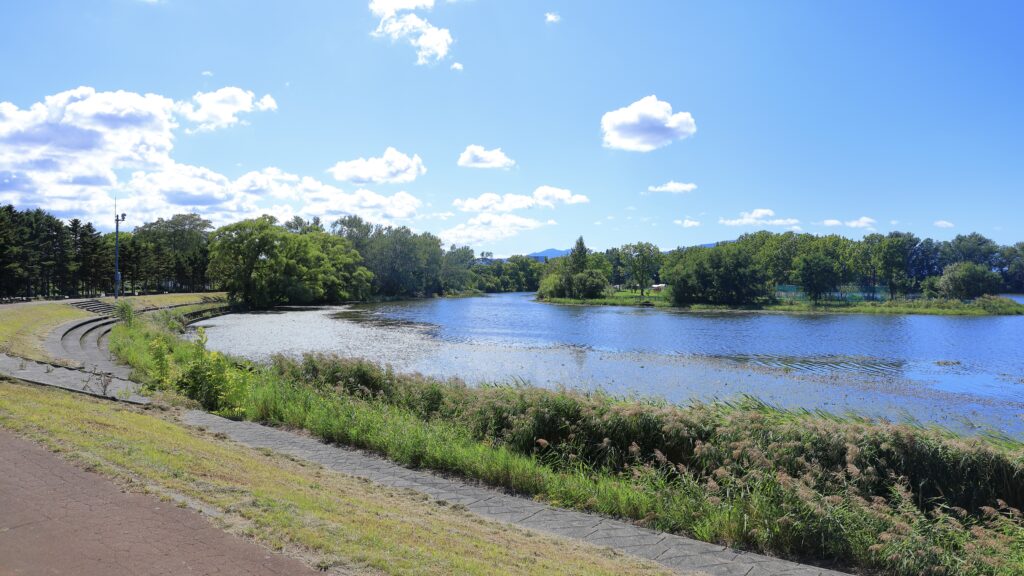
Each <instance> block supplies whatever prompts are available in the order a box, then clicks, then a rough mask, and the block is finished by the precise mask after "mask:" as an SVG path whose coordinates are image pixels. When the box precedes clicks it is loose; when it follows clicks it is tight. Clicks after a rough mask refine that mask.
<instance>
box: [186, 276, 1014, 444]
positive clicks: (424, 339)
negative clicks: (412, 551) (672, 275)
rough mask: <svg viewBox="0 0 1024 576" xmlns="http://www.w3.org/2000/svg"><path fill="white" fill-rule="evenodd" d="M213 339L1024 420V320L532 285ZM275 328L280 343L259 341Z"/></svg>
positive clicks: (280, 318) (799, 402) (270, 349)
mask: <svg viewBox="0 0 1024 576" xmlns="http://www.w3.org/2000/svg"><path fill="white" fill-rule="evenodd" d="M204 324H205V325H206V326H207V333H208V335H209V340H210V346H211V347H213V348H214V349H218V350H222V351H226V352H229V353H234V354H240V355H244V356H248V357H253V358H262V357H266V356H267V355H269V354H272V353H277V352H284V353H290V354H300V353H303V352H309V351H313V352H332V353H338V354H341V355H345V356H355V357H364V358H369V359H372V360H375V361H378V362H386V363H390V364H392V365H393V366H394V367H395V368H396V369H398V370H402V371H418V372H422V373H426V374H432V375H437V376H446V377H447V376H457V377H461V378H463V379H465V380H467V381H469V382H477V381H508V380H511V379H517V378H521V379H525V380H527V381H530V382H533V383H535V384H538V385H567V386H578V387H584V388H602V389H605V390H607V391H609V392H612V393H615V394H622V395H630V394H633V395H647V396H650V395H654V396H660V397H664V398H667V399H669V400H671V401H684V400H687V399H689V398H701V399H709V398H728V397H732V396H735V395H736V394H747V393H749V394H754V395H757V396H760V397H762V398H765V399H766V400H768V401H771V402H774V403H777V404H782V405H786V406H802V407H807V408H823V409H828V410H833V411H840V412H841V411H844V410H857V411H860V412H866V413H870V414H875V415H882V416H886V417H890V418H900V417H901V415H905V414H906V413H907V412H908V411H909V412H910V413H913V414H915V415H917V416H918V417H919V418H921V419H922V420H925V421H936V422H944V423H946V424H950V425H954V426H956V427H958V428H961V429H963V428H967V426H965V425H964V424H963V423H962V420H963V419H964V418H967V419H969V420H971V421H974V422H980V423H982V424H983V425H990V426H996V427H998V428H1001V429H1003V430H1007V431H1018V430H1020V429H1021V428H1022V426H1021V420H1020V418H1018V414H1020V413H1021V412H1022V411H1024V354H1021V350H1024V317H981V318H978V317H939V316H871V315H824V314H821V315H786V314H763V313H750V312H743V313H733V312H718V313H686V312H677V311H671V310H655V309H635V308H612V307H577V306H553V305H548V304H541V303H537V302H534V301H533V299H532V295H529V294H504V295H496V296H491V297H485V298H462V299H434V300H423V301H413V302H394V303H383V304H367V305H358V306H351V307H342V308H327V309H316V310H310V309H304V310H296V311H290V312H286V313H284V314H277V315H274V316H265V315H231V316H225V317H221V318H216V319H212V320H210V321H207V322H205V323H204ZM261 333H266V334H272V335H274V337H273V338H267V337H254V335H255V334H261Z"/></svg>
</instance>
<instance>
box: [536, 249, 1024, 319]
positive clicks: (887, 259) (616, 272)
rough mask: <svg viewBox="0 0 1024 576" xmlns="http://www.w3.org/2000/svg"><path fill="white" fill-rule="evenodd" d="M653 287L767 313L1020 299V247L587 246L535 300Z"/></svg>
mask: <svg viewBox="0 0 1024 576" xmlns="http://www.w3.org/2000/svg"><path fill="white" fill-rule="evenodd" d="M653 284H665V285H667V286H668V287H669V294H670V296H671V299H672V302H673V303H674V304H676V305H680V306H685V305H690V304H718V305H734V306H735V305H756V304H763V303H769V302H773V301H777V300H780V299H786V298H787V297H792V296H795V294H796V292H795V290H796V289H799V291H800V292H801V293H802V295H803V296H805V297H806V298H807V299H809V300H811V301H814V302H820V301H822V300H843V301H848V300H880V299H897V298H906V297H919V296H923V297H926V298H936V297H942V298H950V299H959V300H965V299H971V298H976V297H978V296H981V295H984V294H996V293H999V292H1002V291H1010V292H1022V291H1024V242H1020V243H1017V244H1015V245H1013V246H1000V245H998V244H997V243H996V242H994V241H993V240H991V239H989V238H986V237H984V236H982V235H981V234H977V233H972V234H967V235H959V236H957V237H955V238H954V239H952V240H949V241H941V242H939V241H935V240H932V239H930V238H929V239H924V240H921V239H919V238H918V237H917V236H915V235H913V234H911V233H909V232H891V233H889V234H888V235H882V234H869V235H867V236H865V237H864V238H863V239H862V240H859V241H858V240H851V239H849V238H845V237H843V236H838V235H830V236H814V235H811V234H797V233H794V232H786V233H783V234H776V233H772V232H767V231H761V232H755V233H753V234H745V235H743V236H741V237H740V238H739V239H737V240H736V241H734V242H723V243H719V244H716V245H714V246H699V247H692V248H677V249H675V250H672V251H670V252H667V253H662V252H661V251H660V250H659V249H658V248H657V247H656V246H654V245H653V244H650V243H647V242H639V243H636V244H626V245H625V246H622V247H621V248H611V249H608V250H606V251H604V252H595V251H592V250H589V249H588V248H587V246H586V244H585V243H584V241H583V238H582V237H581V238H579V239H578V240H577V241H576V245H575V246H574V247H573V249H572V250H571V251H570V253H569V254H568V255H567V256H565V257H563V258H558V259H556V260H554V261H552V262H549V263H548V265H547V266H546V269H545V275H544V277H543V278H542V279H541V283H540V293H539V295H540V296H541V297H542V298H556V299H557V298H570V299H598V298H604V297H606V296H609V295H610V294H611V293H614V292H615V291H616V290H617V289H621V288H628V289H634V290H637V291H639V292H640V296H641V298H642V297H643V296H644V292H645V291H646V290H647V289H648V288H649V287H650V286H652V285H653ZM788 289H791V290H789V292H788V294H789V295H790V296H787V290H788Z"/></svg>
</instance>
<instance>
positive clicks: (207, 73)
mask: <svg viewBox="0 0 1024 576" xmlns="http://www.w3.org/2000/svg"><path fill="white" fill-rule="evenodd" d="M199 74H200V75H201V76H206V77H207V78H213V71H212V70H203V71H202V72H200V73H199Z"/></svg>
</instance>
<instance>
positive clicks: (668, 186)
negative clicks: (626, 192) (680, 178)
mask: <svg viewBox="0 0 1024 576" xmlns="http://www.w3.org/2000/svg"><path fill="white" fill-rule="evenodd" d="M696 189H697V185H696V184H693V183H692V182H689V183H688V182H676V181H675V180H669V181H668V182H666V183H664V184H662V185H660V186H648V187H647V191H648V192H669V193H671V194H686V193H687V192H693V191H694V190H696Z"/></svg>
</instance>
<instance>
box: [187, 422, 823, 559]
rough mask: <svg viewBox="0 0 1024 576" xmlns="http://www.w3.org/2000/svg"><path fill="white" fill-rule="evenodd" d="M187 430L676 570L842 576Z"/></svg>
mask: <svg viewBox="0 0 1024 576" xmlns="http://www.w3.org/2000/svg"><path fill="white" fill-rule="evenodd" d="M184 421H185V423H187V424H191V425H194V426H202V427H203V428H205V429H206V430H208V431H211V432H215V433H218V432H219V433H223V434H226V435H227V436H228V437H229V438H231V439H232V440H235V441H236V442H239V443H241V444H244V445H246V446H251V447H254V448H267V449H270V450H274V451H277V452H281V453H284V454H288V455H290V456H293V457H296V458H301V459H304V460H308V461H311V462H315V463H317V464H320V465H321V466H324V467H325V468H327V469H330V470H335V471H337V472H343V473H345V474H349V475H352V476H357V477H360V478H366V479H368V480H371V481H373V482H376V483H378V484H383V485H385V486H394V487H399V488H409V489H412V490H416V491H418V492H422V493H424V494H427V495H429V496H430V497H432V498H434V499H436V500H444V501H446V502H449V503H452V504H462V505H463V506H465V507H466V508H468V509H469V510H470V511H471V512H474V513H477V514H480V515H481V516H484V517H487V518H490V519H492V520H499V521H502V522H509V523H512V524H516V525H519V526H523V527H525V528H531V529H534V530H539V531H542V532H547V533H549V534H554V535H557V536H563V537H567V538H577V539H580V540H583V541H585V542H589V543H591V544H595V545H598V546H608V547H611V548H615V549H618V550H621V551H623V552H626V553H627V554H633V555H636V556H640V557H642V558H647V559H650V560H654V561H656V562H659V563H661V564H663V565H665V566H668V567H669V568H673V569H677V570H680V571H684V570H685V571H689V572H692V571H694V570H698V571H702V572H706V573H708V574H710V575H712V576H734V575H735V576H768V575H776V576H783V575H792V576H812V575H813V576H818V575H839V574H840V573H839V572H834V571H830V570H824V569H821V568H816V567H813V566H806V565H802V564H796V563H793V562H787V561H784V560H779V559H776V558H769V557H767V556H762V555H759V554H751V553H746V552H739V551H736V550H730V549H728V548H725V547H724V546H717V545H714V544H708V543H705V542H699V541H697V540H691V539H689V538H684V537H682V536H675V535H672V534H665V533H661V532H655V531H652V530H647V529H644V528H640V527H637V526H634V525H632V524H628V523H625V522H620V521H617V520H612V519H608V518H604V517H601V516H597V515H593V514H586V513H582V512H575V511H572V510H565V509H561V508H553V507H551V506H546V505H544V504H541V503H538V502H535V501H533V500H530V499H528V498H523V497H520V496H513V495H509V494H506V493H504V492H502V491H500V490H495V489H492V488H487V487H482V486H478V485H474V484H471V483H468V482H465V481H462V480H458V479H452V478H446V477H443V476H440V475H437V474H434V473H431V472H428V471H423V470H411V469H408V468H405V467H403V466H400V465H398V464H395V463H394V462H391V461H389V460H386V459H384V458H381V457H378V456H376V455H373V454H369V453H366V452H363V451H360V450H354V449H351V448H345V447H339V446H331V445H328V444H324V443H322V442H320V441H318V440H316V439H314V438H310V437H308V436H303V435H301V434H296V433H293V432H288V431H286V430H278V429H274V428H269V427H267V426H262V425H260V424H254V423H252V422H234V421H231V420H227V419H225V418H221V417H219V416H215V415H213V414H209V413H206V412H200V411H194V410H193V411H189V412H187V413H186V414H185V416H184Z"/></svg>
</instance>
